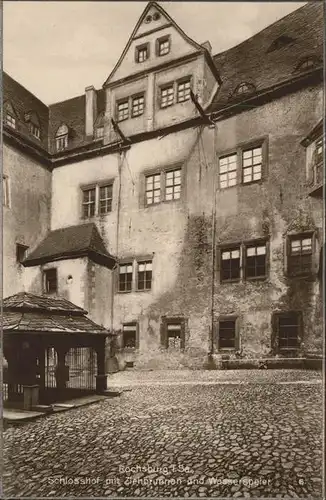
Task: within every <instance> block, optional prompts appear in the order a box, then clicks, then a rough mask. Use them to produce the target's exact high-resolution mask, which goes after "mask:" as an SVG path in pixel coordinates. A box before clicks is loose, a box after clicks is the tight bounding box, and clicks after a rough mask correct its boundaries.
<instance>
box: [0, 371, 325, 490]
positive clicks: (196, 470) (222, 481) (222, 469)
mask: <svg viewBox="0 0 326 500" xmlns="http://www.w3.org/2000/svg"><path fill="white" fill-rule="evenodd" d="M269 373H270V380H271V383H269V384H268V383H267V378H268V376H267V375H263V377H267V378H264V381H265V382H266V383H257V384H253V383H251V384H235V383H234V384H230V385H227V384H224V385H218V384H215V385H205V384H193V385H191V384H189V385H185V384H180V385H175V386H167V385H165V386H163V385H161V386H139V387H134V388H133V389H132V390H131V391H127V392H124V393H123V394H122V395H121V397H118V398H113V399H106V400H104V401H102V402H100V403H96V404H94V405H91V406H88V407H83V408H79V409H75V410H71V411H68V412H65V413H61V414H56V415H51V416H49V417H46V418H43V419H40V420H37V421H35V422H30V423H28V424H25V425H23V426H21V427H16V428H14V427H10V428H8V429H7V430H6V431H5V432H4V495H5V497H8V496H19V497H25V496H29V497H32V498H35V497H39V496H42V497H43V496H59V497H61V496H86V497H90V496H107V497H117V496H134V497H138V496H140V497H146V496H147V497H178V496H179V497H186V498H187V497H215V498H224V497H234V498H257V497H258V498H275V497H276V498H298V497H300V498H317V499H321V498H322V492H321V484H322V480H321V467H322V450H321V447H322V444H321V443H322V439H321V432H322V384H321V383H318V377H317V376H315V375H314V374H312V373H311V374H310V375H307V376H306V380H307V382H306V383H286V384H284V383H283V384H282V383H275V379H274V376H273V372H269ZM256 374H257V371H256ZM201 376H202V375H201ZM230 377H231V378H232V374H230ZM252 377H253V375H252V373H250V372H242V380H244V381H245V380H251V381H252ZM285 378H287V377H285ZM288 378H289V379H290V378H291V377H288ZM309 378H311V380H312V381H313V383H309ZM319 378H320V375H319ZM300 380H302V378H300ZM280 381H281V380H279V382H280ZM288 382H291V380H288ZM319 382H320V380H319Z"/></svg>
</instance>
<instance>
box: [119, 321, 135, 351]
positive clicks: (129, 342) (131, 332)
mask: <svg viewBox="0 0 326 500" xmlns="http://www.w3.org/2000/svg"><path fill="white" fill-rule="evenodd" d="M122 335H123V347H124V348H125V349H135V348H136V345H137V323H128V324H125V325H123V330H122Z"/></svg>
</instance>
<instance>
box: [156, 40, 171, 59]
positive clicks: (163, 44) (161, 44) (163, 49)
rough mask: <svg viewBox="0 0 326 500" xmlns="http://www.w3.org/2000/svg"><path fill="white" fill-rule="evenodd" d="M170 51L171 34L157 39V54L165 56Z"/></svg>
mask: <svg viewBox="0 0 326 500" xmlns="http://www.w3.org/2000/svg"><path fill="white" fill-rule="evenodd" d="M169 52H170V36H164V37H162V38H159V39H158V40H157V44H156V55H158V56H165V55H166V54H168V53H169Z"/></svg>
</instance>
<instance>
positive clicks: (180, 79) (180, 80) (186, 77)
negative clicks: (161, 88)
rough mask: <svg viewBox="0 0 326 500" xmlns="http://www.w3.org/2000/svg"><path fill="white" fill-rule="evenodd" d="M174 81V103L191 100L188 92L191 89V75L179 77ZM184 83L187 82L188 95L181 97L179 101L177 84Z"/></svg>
mask: <svg viewBox="0 0 326 500" xmlns="http://www.w3.org/2000/svg"><path fill="white" fill-rule="evenodd" d="M175 83H176V89H175V100H176V104H182V103H184V102H187V101H190V100H191V97H190V92H191V90H192V77H191V76H184V77H182V78H179V79H178V80H177V81H176V82H175ZM185 83H189V97H188V98H187V99H183V100H181V101H180V98H179V85H183V84H185Z"/></svg>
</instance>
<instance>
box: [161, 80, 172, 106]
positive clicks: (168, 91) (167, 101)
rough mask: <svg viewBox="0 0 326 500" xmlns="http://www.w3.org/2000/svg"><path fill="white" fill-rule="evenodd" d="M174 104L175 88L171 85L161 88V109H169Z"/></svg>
mask: <svg viewBox="0 0 326 500" xmlns="http://www.w3.org/2000/svg"><path fill="white" fill-rule="evenodd" d="M173 103H174V87H173V84H170V85H168V86H166V87H162V88H161V108H167V107H168V106H171V105H172V104H173Z"/></svg>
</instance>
